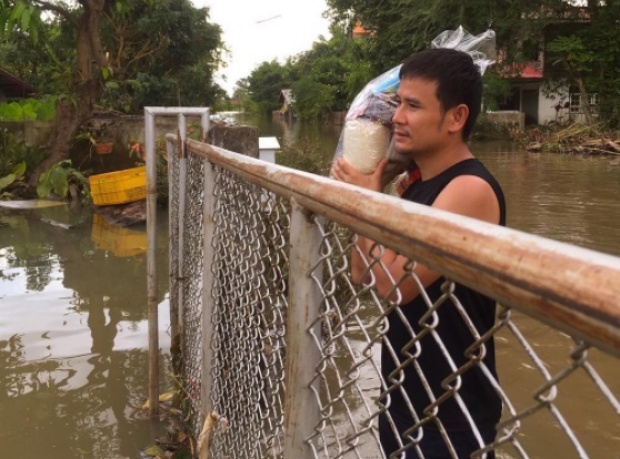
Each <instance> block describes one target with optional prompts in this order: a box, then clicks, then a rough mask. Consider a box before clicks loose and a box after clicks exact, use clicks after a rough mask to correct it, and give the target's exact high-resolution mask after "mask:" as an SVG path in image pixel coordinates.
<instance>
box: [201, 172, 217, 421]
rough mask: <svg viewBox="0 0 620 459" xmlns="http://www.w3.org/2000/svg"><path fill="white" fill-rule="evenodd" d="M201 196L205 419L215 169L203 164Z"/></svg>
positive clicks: (208, 407)
mask: <svg viewBox="0 0 620 459" xmlns="http://www.w3.org/2000/svg"><path fill="white" fill-rule="evenodd" d="M203 184H204V185H203V186H204V191H203V193H204V197H203V214H202V218H203V221H202V230H203V236H204V242H203V245H202V247H203V249H202V250H203V261H202V316H201V321H202V324H201V326H202V366H201V377H200V412H201V413H202V416H203V419H204V418H205V417H207V416H209V413H210V412H211V410H212V409H213V407H212V403H211V387H212V386H213V381H212V374H211V357H212V356H211V337H212V336H213V322H212V321H211V318H212V315H213V306H214V300H213V297H212V295H211V291H212V288H213V281H214V277H213V272H212V271H211V267H212V265H213V259H214V255H215V250H214V248H213V246H212V241H213V235H214V233H215V224H214V222H213V213H214V210H215V197H214V190H215V166H214V165H213V163H210V162H206V163H205V167H204V180H203Z"/></svg>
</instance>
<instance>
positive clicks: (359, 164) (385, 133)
mask: <svg viewBox="0 0 620 459" xmlns="http://www.w3.org/2000/svg"><path fill="white" fill-rule="evenodd" d="M390 135H391V133H390V128H389V127H387V126H385V125H383V124H381V123H379V122H376V121H372V120H369V119H366V118H356V119H351V120H347V121H346V122H345V125H344V134H343V156H344V159H346V160H347V162H348V163H349V164H351V165H352V166H353V167H355V168H356V169H357V170H358V171H360V172H361V173H363V174H372V173H373V172H374V171H375V169H376V167H377V164H379V161H381V159H383V158H384V157H385V156H386V155H387V152H388V147H389V145H390Z"/></svg>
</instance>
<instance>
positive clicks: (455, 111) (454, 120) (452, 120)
mask: <svg viewBox="0 0 620 459" xmlns="http://www.w3.org/2000/svg"><path fill="white" fill-rule="evenodd" d="M448 115H449V116H448V131H449V132H450V133H455V132H459V131H462V130H463V128H464V127H465V123H466V122H467V119H468V118H469V108H467V105H465V104H460V105H457V106H456V107H453V108H451V109H450V113H449V114H448Z"/></svg>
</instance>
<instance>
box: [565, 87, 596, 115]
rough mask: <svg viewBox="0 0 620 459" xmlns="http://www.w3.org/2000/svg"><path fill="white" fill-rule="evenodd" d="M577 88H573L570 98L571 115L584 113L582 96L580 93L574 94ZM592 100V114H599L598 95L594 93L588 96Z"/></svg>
mask: <svg viewBox="0 0 620 459" xmlns="http://www.w3.org/2000/svg"><path fill="white" fill-rule="evenodd" d="M574 91H575V88H571V92H570V94H569V96H568V100H569V107H570V112H571V113H582V109H581V94H580V93H578V92H574ZM588 97H589V99H590V104H589V105H590V112H591V113H593V114H594V113H598V101H599V99H598V93H596V92H594V93H592V94H588Z"/></svg>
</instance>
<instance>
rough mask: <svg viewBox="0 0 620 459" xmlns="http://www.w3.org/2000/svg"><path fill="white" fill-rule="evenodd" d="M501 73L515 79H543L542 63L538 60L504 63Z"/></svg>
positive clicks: (505, 76)
mask: <svg viewBox="0 0 620 459" xmlns="http://www.w3.org/2000/svg"><path fill="white" fill-rule="evenodd" d="M499 74H500V75H501V76H503V77H504V78H510V79H513V80H541V79H542V78H543V71H542V65H541V64H539V63H538V62H534V61H532V62H518V63H513V64H509V65H504V66H503V67H501V68H500V70H499Z"/></svg>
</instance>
